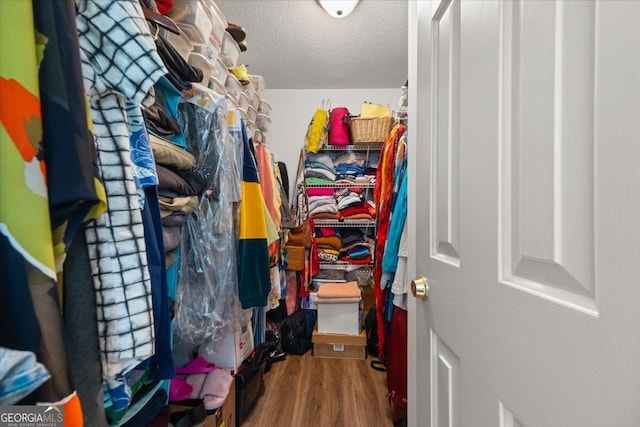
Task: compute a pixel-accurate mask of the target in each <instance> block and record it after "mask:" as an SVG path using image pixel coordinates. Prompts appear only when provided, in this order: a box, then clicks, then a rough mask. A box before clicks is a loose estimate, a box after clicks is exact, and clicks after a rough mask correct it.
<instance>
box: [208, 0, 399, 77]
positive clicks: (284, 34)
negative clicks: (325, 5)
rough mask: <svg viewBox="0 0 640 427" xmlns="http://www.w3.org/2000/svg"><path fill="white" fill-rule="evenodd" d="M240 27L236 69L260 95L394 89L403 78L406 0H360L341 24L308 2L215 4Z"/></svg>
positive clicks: (224, 0)
mask: <svg viewBox="0 0 640 427" xmlns="http://www.w3.org/2000/svg"><path fill="white" fill-rule="evenodd" d="M215 3H216V4H217V5H218V7H219V8H220V10H222V12H223V13H224V15H225V17H226V18H227V21H228V22H231V23H234V24H237V25H240V26H242V27H244V29H245V30H246V32H247V39H246V40H247V47H248V49H247V51H246V52H242V53H241V54H240V58H239V59H238V63H244V64H245V65H247V66H248V67H249V72H250V73H251V74H260V75H262V76H264V78H265V81H266V86H267V88H268V89H347V88H349V89H366V88H392V87H400V86H402V85H403V84H404V83H405V81H406V80H407V21H408V20H407V9H408V8H407V1H404V0H361V1H360V3H359V4H358V6H356V8H355V9H354V11H353V12H352V13H351V14H350V15H349V16H347V17H345V18H332V17H330V16H329V15H328V14H327V13H326V12H325V11H324V10H323V9H322V8H321V7H320V5H319V4H318V3H317V2H316V1H315V0H295V1H294V0H215Z"/></svg>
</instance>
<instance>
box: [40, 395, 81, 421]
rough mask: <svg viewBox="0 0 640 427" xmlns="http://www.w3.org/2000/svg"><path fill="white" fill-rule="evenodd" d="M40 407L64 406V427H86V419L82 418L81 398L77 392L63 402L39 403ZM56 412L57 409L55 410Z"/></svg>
mask: <svg viewBox="0 0 640 427" xmlns="http://www.w3.org/2000/svg"><path fill="white" fill-rule="evenodd" d="M38 406H53V407H56V406H58V407H59V406H62V407H63V408H64V410H63V412H64V427H82V426H84V418H83V416H82V407H81V406H80V398H79V397H78V393H76V392H75V391H74V392H73V393H71V394H70V395H69V396H67V397H65V398H64V399H62V400H59V401H57V402H52V403H41V402H38ZM53 410H54V411H55V409H53Z"/></svg>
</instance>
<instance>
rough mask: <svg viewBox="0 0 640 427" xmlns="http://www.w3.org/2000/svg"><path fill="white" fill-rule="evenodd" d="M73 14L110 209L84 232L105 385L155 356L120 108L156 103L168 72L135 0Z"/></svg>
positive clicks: (92, 3) (97, 4)
mask: <svg viewBox="0 0 640 427" xmlns="http://www.w3.org/2000/svg"><path fill="white" fill-rule="evenodd" d="M77 10H78V15H77V19H76V23H77V26H78V32H79V41H80V54H81V59H82V65H83V68H82V71H83V77H84V83H85V87H86V89H87V94H88V95H89V104H90V107H91V117H92V121H93V124H94V132H95V136H96V141H97V147H98V164H99V168H100V175H101V177H102V179H103V182H104V183H105V190H106V193H107V199H108V204H109V207H108V210H107V212H105V213H104V214H103V215H101V216H100V217H98V218H97V219H96V221H95V223H92V224H91V225H90V226H88V227H87V229H86V235H87V244H88V248H89V255H90V259H91V266H92V273H93V279H94V286H95V289H96V292H97V293H98V298H97V300H96V302H97V305H98V310H97V315H98V334H99V336H100V348H101V353H102V362H103V375H104V377H105V379H106V380H107V381H109V380H111V379H114V378H115V377H116V376H118V375H119V374H121V373H123V372H126V371H127V370H129V369H132V368H133V367H135V365H137V364H138V363H140V362H141V361H143V360H145V359H146V358H148V357H149V356H151V355H152V354H153V352H154V327H153V314H152V301H151V281H150V276H149V269H148V265H147V255H146V245H145V240H144V229H143V224H142V215H141V211H140V204H139V202H138V198H137V194H136V188H135V184H134V181H133V173H132V166H131V159H130V156H131V153H130V142H129V130H128V128H127V119H126V113H125V107H124V102H125V100H131V101H132V102H133V103H135V104H144V105H151V104H153V93H152V86H153V84H154V83H155V82H157V81H158V79H159V78H160V77H162V76H163V75H164V74H166V72H167V70H166V68H165V67H164V65H163V64H162V61H161V60H160V57H159V56H158V54H157V53H156V49H155V43H154V41H153V39H152V37H151V34H150V32H149V27H148V25H147V23H146V21H145V19H144V16H143V13H142V9H141V7H140V4H139V3H138V2H137V1H134V0H128V1H119V2H103V1H100V0H81V1H79V2H78V7H77ZM107 53H108V54H107Z"/></svg>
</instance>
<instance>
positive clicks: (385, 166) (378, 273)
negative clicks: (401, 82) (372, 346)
mask: <svg viewBox="0 0 640 427" xmlns="http://www.w3.org/2000/svg"><path fill="white" fill-rule="evenodd" d="M404 130H405V128H404V125H403V124H401V123H398V124H396V125H395V126H394V127H393V129H391V132H389V135H388V136H387V138H386V140H385V142H384V144H383V146H382V150H381V152H380V160H379V162H378V169H377V173H376V182H375V186H374V189H373V193H374V194H373V196H374V202H375V204H376V208H377V212H376V247H375V255H374V265H373V280H374V283H375V294H376V307H378V310H376V316H377V319H378V324H377V327H378V349H379V351H380V359H382V360H384V340H385V333H384V325H385V322H384V314H383V310H381V309H380V308H382V307H384V306H385V298H384V291H383V289H382V287H381V279H382V258H383V256H384V246H385V244H386V241H387V233H388V230H389V225H390V224H389V219H390V216H391V193H392V189H393V183H394V172H395V156H396V148H397V145H398V141H399V140H400V137H401V136H402V135H403V134H404Z"/></svg>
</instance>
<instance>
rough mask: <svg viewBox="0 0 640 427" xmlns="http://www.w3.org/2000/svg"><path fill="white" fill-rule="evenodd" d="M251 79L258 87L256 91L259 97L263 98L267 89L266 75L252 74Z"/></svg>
mask: <svg viewBox="0 0 640 427" xmlns="http://www.w3.org/2000/svg"><path fill="white" fill-rule="evenodd" d="M249 79H250V80H251V81H252V82H253V84H254V86H255V87H256V93H257V94H258V98H262V95H263V94H264V91H265V89H266V87H265V83H264V77H262V76H259V75H256V74H251V75H249ZM256 107H257V106H256Z"/></svg>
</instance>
